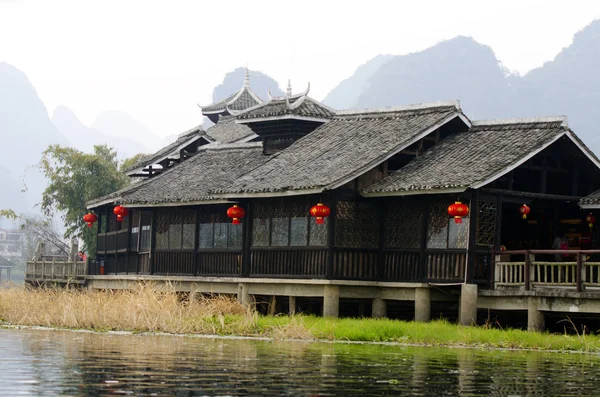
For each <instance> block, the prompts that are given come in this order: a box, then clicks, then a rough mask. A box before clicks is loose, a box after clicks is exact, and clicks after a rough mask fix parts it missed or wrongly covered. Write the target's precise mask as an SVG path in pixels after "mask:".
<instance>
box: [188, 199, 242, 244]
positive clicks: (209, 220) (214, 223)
mask: <svg viewBox="0 0 600 397" xmlns="http://www.w3.org/2000/svg"><path fill="white" fill-rule="evenodd" d="M243 230H244V228H243V225H242V224H239V225H234V224H232V223H231V219H229V218H228V217H227V208H226V207H223V206H219V207H217V208H210V207H207V208H203V209H202V210H201V211H200V225H199V228H198V248H199V249H201V250H207V249H217V250H240V249H242V235H243V234H242V231H243Z"/></svg>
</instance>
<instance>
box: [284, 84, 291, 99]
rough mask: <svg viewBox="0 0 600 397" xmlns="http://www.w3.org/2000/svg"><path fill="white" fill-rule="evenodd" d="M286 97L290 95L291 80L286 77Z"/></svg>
mask: <svg viewBox="0 0 600 397" xmlns="http://www.w3.org/2000/svg"><path fill="white" fill-rule="evenodd" d="M285 96H286V98H289V97H291V96H292V80H290V79H288V85H287V90H286V93H285Z"/></svg>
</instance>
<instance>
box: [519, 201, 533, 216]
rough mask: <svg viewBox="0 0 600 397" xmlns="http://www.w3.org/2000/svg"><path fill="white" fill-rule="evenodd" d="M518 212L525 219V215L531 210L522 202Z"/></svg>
mask: <svg viewBox="0 0 600 397" xmlns="http://www.w3.org/2000/svg"><path fill="white" fill-rule="evenodd" d="M519 212H520V213H521V215H523V219H527V215H528V214H529V213H530V212H531V208H529V206H528V205H527V204H523V205H522V206H521V207H520V208H519Z"/></svg>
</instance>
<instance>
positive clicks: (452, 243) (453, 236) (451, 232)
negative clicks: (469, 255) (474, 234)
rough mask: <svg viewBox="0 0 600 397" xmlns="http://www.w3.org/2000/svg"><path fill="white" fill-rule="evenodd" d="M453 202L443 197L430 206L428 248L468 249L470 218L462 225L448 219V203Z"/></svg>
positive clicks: (465, 219) (464, 220)
mask: <svg viewBox="0 0 600 397" xmlns="http://www.w3.org/2000/svg"><path fill="white" fill-rule="evenodd" d="M450 202H451V200H449V199H447V198H445V197H443V198H439V199H437V200H435V201H434V202H432V203H431V204H430V205H429V219H428V221H427V248H432V249H446V248H467V246H468V239H469V218H468V217H467V218H463V222H462V223H455V222H454V219H451V218H449V217H448V205H449V204H448V203H450Z"/></svg>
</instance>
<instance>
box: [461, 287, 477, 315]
mask: <svg viewBox="0 0 600 397" xmlns="http://www.w3.org/2000/svg"><path fill="white" fill-rule="evenodd" d="M459 307H460V309H459V313H458V321H459V323H460V324H461V325H474V324H476V323H477V284H463V285H462V286H461V288H460V305H459Z"/></svg>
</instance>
